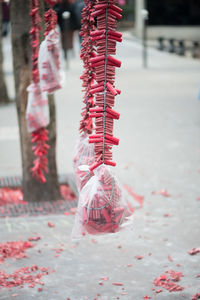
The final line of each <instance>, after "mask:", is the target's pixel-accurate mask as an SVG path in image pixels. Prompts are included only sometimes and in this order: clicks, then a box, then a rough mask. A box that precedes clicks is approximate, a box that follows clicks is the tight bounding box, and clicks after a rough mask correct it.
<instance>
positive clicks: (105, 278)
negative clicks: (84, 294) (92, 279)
mask: <svg viewBox="0 0 200 300" xmlns="http://www.w3.org/2000/svg"><path fill="white" fill-rule="evenodd" d="M100 279H101V280H104V281H107V280H108V279H109V278H108V277H101V278H100Z"/></svg>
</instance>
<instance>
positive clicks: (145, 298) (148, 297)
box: [144, 296, 152, 300]
mask: <svg viewBox="0 0 200 300" xmlns="http://www.w3.org/2000/svg"><path fill="white" fill-rule="evenodd" d="M148 299H152V298H151V297H150V296H144V300H148Z"/></svg>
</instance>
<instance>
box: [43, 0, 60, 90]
mask: <svg viewBox="0 0 200 300" xmlns="http://www.w3.org/2000/svg"><path fill="white" fill-rule="evenodd" d="M50 2H52V1H50ZM54 2H55V1H54ZM44 20H45V27H46V30H45V39H44V41H43V42H42V43H41V45H40V50H39V73H40V84H41V89H42V91H46V92H48V94H52V93H54V92H55V91H56V90H58V89H60V88H61V87H62V83H63V72H62V69H61V50H60V42H59V33H58V32H57V31H56V25H57V15H56V12H55V11H54V10H53V9H52V8H50V9H49V10H48V11H47V12H46V13H45V14H44Z"/></svg>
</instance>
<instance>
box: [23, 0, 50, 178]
mask: <svg viewBox="0 0 200 300" xmlns="http://www.w3.org/2000/svg"><path fill="white" fill-rule="evenodd" d="M30 16H31V30H30V35H31V46H32V83H31V84H30V86H29V87H28V89H27V90H28V104H27V110H26V119H27V128H28V131H29V132H30V133H31V141H32V143H33V144H34V146H33V147H32V149H33V152H34V155H35V157H36V158H35V160H34V162H33V164H34V166H33V167H32V168H31V172H32V175H33V177H35V178H36V179H37V180H39V181H41V182H45V181H46V179H45V175H44V174H45V173H47V172H48V160H47V157H46V155H47V151H48V148H49V146H48V145H47V141H48V131H47V130H46V128H45V127H46V126H47V125H48V124H49V108H48V99H47V94H46V93H44V92H42V91H41V88H40V78H39V70H38V54H39V31H40V21H41V19H40V16H39V0H31V12H30Z"/></svg>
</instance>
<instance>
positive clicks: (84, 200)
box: [72, 165, 131, 239]
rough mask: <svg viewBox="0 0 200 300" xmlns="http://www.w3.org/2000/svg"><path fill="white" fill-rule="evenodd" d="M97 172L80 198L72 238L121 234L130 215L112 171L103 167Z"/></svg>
mask: <svg viewBox="0 0 200 300" xmlns="http://www.w3.org/2000/svg"><path fill="white" fill-rule="evenodd" d="M94 172H95V174H94V176H92V177H91V178H90V180H89V181H88V182H87V183H86V184H85V186H84V187H83V188H82V190H81V192H80V195H79V202H78V208H77V213H76V217H75V224H74V228H73V231H72V238H73V239H78V238H81V237H83V236H85V235H86V234H92V235H98V234H106V233H114V232H118V231H119V230H120V229H121V228H122V227H123V226H122V225H123V224H124V223H125V222H126V221H127V220H128V219H127V218H128V217H129V216H130V215H131V212H130V210H129V206H128V203H127V201H126V200H125V198H124V197H122V192H121V189H120V187H119V184H118V182H117V180H116V178H115V177H114V176H113V175H112V174H111V172H110V170H109V168H108V167H107V166H105V165H101V166H99V167H98V168H97V169H95V171H94Z"/></svg>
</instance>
